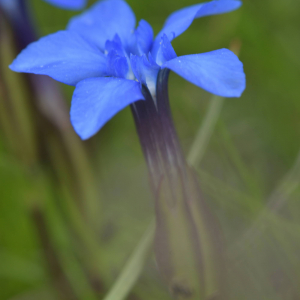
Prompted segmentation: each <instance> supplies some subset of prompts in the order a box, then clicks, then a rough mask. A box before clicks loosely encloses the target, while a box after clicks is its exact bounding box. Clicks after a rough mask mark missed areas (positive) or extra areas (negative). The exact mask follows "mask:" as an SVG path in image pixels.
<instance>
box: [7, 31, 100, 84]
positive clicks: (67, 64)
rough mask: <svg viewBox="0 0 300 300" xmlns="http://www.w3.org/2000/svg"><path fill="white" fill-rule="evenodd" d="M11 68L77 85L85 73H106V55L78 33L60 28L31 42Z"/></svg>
mask: <svg viewBox="0 0 300 300" xmlns="http://www.w3.org/2000/svg"><path fill="white" fill-rule="evenodd" d="M10 68H11V69H12V70H13V71H16V72H24V73H34V74H41V75H48V76H50V77H52V78H54V79H56V80H58V81H61V82H63V83H66V84H69V85H76V83H77V82H79V81H81V80H82V79H85V78H88V77H97V76H105V75H106V57H105V56H104V54H103V53H102V52H101V51H100V50H99V49H97V47H95V46H93V45H91V44H90V43H88V42H87V41H86V40H84V39H83V38H82V37H81V36H80V35H78V34H77V33H75V32H69V31H59V32H57V33H54V34H50V35H48V36H46V37H43V38H41V39H40V40H39V41H37V42H34V43H32V44H30V45H29V46H28V47H27V48H26V49H24V50H23V51H22V52H21V53H20V54H19V55H18V57H17V58H16V59H15V60H14V61H13V63H12V64H11V65H10Z"/></svg>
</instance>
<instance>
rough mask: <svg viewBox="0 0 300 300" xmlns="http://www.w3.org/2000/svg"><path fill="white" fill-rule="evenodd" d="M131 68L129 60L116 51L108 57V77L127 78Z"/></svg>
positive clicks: (111, 52)
mask: <svg viewBox="0 0 300 300" xmlns="http://www.w3.org/2000/svg"><path fill="white" fill-rule="evenodd" d="M128 71H129V67H128V63H127V59H126V57H124V56H120V55H119V54H118V53H117V52H116V51H115V50H111V51H110V52H109V53H108V55H107V75H108V76H112V77H118V78H125V77H126V76H127V74H128Z"/></svg>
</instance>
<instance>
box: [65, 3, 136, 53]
mask: <svg viewBox="0 0 300 300" xmlns="http://www.w3.org/2000/svg"><path fill="white" fill-rule="evenodd" d="M134 27H135V16H134V13H133V12H132V10H131V8H130V7H129V5H128V4H127V3H126V2H125V1H123V0H104V1H100V2H97V3H96V4H94V5H93V6H92V7H91V8H90V9H89V10H87V11H86V12H84V13H83V14H81V15H79V16H77V17H74V18H72V19H71V21H70V22H69V25H68V29H70V30H74V31H77V32H78V33H80V34H81V35H82V36H83V37H85V38H86V39H88V40H89V41H92V42H93V43H96V44H97V46H98V47H99V48H100V49H102V50H104V46H105V42H106V41H107V40H112V39H113V38H114V36H115V35H116V34H118V35H119V37H120V38H121V40H122V43H123V45H126V41H127V40H128V39H129V37H130V35H131V34H132V31H133V29H134Z"/></svg>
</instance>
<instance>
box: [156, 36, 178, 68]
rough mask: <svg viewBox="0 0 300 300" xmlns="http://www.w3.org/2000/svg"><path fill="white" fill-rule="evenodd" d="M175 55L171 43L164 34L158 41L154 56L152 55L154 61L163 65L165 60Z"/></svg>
mask: <svg viewBox="0 0 300 300" xmlns="http://www.w3.org/2000/svg"><path fill="white" fill-rule="evenodd" d="M175 57H177V54H176V52H175V50H174V48H173V46H172V45H171V43H170V41H169V39H168V38H167V36H166V35H165V34H163V36H162V37H161V41H160V43H159V47H158V49H157V52H156V56H155V57H154V59H155V61H156V63H157V64H158V65H160V66H161V65H163V64H164V63H165V62H166V61H168V60H171V59H173V58H175Z"/></svg>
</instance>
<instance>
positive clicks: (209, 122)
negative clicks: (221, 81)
mask: <svg viewBox="0 0 300 300" xmlns="http://www.w3.org/2000/svg"><path fill="white" fill-rule="evenodd" d="M223 103H224V98H222V97H219V96H213V97H212V99H211V100H210V104H209V108H208V112H207V113H206V115H205V118H204V120H203V122H202V126H200V128H199V130H198V133H197V134H196V137H195V139H194V142H193V144H192V147H191V149H190V152H189V154H188V157H187V161H188V162H189V164H190V165H191V166H194V167H195V166H198V165H199V163H200V161H201V160H202V158H203V156H204V153H205V150H206V148H207V145H208V143H209V141H210V138H211V136H212V133H213V131H214V128H215V125H216V123H217V121H218V119H219V116H220V112H221V109H222V107H223Z"/></svg>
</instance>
